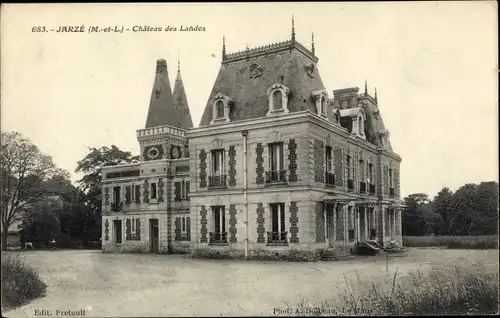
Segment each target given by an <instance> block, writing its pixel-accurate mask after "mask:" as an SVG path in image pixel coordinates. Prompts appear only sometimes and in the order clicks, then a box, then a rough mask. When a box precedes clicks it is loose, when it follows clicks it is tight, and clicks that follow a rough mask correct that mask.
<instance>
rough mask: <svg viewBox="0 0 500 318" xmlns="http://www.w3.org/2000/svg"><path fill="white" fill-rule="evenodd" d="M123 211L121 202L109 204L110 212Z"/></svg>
mask: <svg viewBox="0 0 500 318" xmlns="http://www.w3.org/2000/svg"><path fill="white" fill-rule="evenodd" d="M122 210H123V204H122V202H115V203H111V211H112V212H120V211H122Z"/></svg>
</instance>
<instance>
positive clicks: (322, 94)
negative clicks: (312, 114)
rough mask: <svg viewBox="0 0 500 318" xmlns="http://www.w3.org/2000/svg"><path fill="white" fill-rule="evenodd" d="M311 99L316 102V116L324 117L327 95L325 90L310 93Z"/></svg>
mask: <svg viewBox="0 0 500 318" xmlns="http://www.w3.org/2000/svg"><path fill="white" fill-rule="evenodd" d="M312 96H313V99H314V101H315V102H316V111H317V114H318V115H319V116H321V117H326V112H327V106H326V105H327V103H326V101H327V100H328V93H327V92H326V90H320V91H314V92H313V93H312Z"/></svg>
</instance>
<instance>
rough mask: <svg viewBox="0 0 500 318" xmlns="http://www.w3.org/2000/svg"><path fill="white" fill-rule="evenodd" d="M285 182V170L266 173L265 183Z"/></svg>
mask: <svg viewBox="0 0 500 318" xmlns="http://www.w3.org/2000/svg"><path fill="white" fill-rule="evenodd" d="M279 182H286V170H281V171H266V183H279Z"/></svg>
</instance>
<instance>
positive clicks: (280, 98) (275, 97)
mask: <svg viewBox="0 0 500 318" xmlns="http://www.w3.org/2000/svg"><path fill="white" fill-rule="evenodd" d="M267 95H268V96H269V111H268V112H267V114H266V116H267V117H269V116H273V115H278V114H288V113H289V111H288V96H289V95H290V89H289V88H288V87H286V86H285V85H283V84H282V83H275V84H273V85H271V87H269V89H268V90H267Z"/></svg>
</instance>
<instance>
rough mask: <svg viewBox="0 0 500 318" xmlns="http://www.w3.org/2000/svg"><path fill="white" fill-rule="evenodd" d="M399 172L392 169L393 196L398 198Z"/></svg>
mask: <svg viewBox="0 0 500 318" xmlns="http://www.w3.org/2000/svg"><path fill="white" fill-rule="evenodd" d="M399 187H400V185H399V170H398V169H394V194H395V195H396V197H399Z"/></svg>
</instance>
